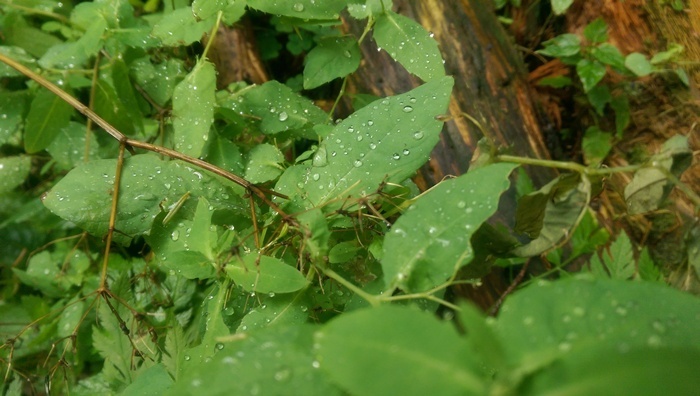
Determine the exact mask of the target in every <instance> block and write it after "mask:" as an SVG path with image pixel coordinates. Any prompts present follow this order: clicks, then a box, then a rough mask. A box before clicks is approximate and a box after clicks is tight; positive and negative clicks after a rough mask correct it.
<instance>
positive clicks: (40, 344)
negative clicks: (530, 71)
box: [0, 0, 700, 395]
mask: <svg viewBox="0 0 700 396" xmlns="http://www.w3.org/2000/svg"><path fill="white" fill-rule="evenodd" d="M502 3H503V2H501V4H502ZM511 4H514V5H516V6H517V5H519V2H517V1H511ZM570 4H571V2H570V1H560V2H556V1H552V6H553V7H554V10H555V11H556V12H557V13H560V12H563V11H564V10H566V9H567V8H568V7H569V6H570ZM0 7H1V8H2V16H1V17H0V22H1V23H2V25H3V34H2V37H1V38H0V39H1V40H2V41H1V42H0V57H1V58H0V59H2V60H3V63H2V67H1V68H0V76H2V78H3V79H2V82H1V83H0V107H1V108H2V110H1V111H2V114H0V115H1V116H0V239H1V240H2V241H3V243H2V244H0V265H1V267H0V269H1V271H0V277H1V279H2V283H1V286H0V287H1V289H0V293H2V303H1V304H0V318H1V319H0V334H1V335H2V336H3V339H4V340H5V342H4V343H3V346H2V347H0V362H2V367H3V369H4V370H3V371H4V378H5V381H4V382H3V386H2V391H3V394H7V395H15V394H21V393H22V392H33V393H40V392H42V391H44V390H45V391H46V392H49V393H52V394H77V395H92V394H110V395H111V394H124V395H142V394H171V395H189V394H201V393H203V392H204V393H207V394H214V395H216V394H222V395H224V394H226V395H228V394H248V393H250V394H261V395H271V394H288V393H290V392H293V393H298V394H310V395H312V394H321V395H344V394H357V395H386V394H406V395H410V394H417V395H419V394H420V395H423V394H426V393H431V392H432V393H438V394H455V395H461V394H542V393H546V392H562V393H566V392H568V391H570V390H571V387H574V388H576V389H575V390H576V391H580V392H583V393H585V394H596V393H601V392H602V391H605V390H609V389H616V390H617V389H623V391H622V392H623V393H624V392H626V389H630V391H628V394H635V395H636V394H644V393H645V392H647V393H649V392H650V391H649V390H656V389H657V388H658V387H663V388H664V389H668V390H670V391H671V392H676V393H678V394H680V393H682V392H684V391H686V390H688V389H692V390H695V389H697V383H694V382H693V381H695V382H697V381H696V380H694V378H695V377H696V376H694V375H693V373H692V372H691V370H692V367H693V363H694V362H695V361H697V359H698V358H699V357H700V349H699V348H698V347H697V342H695V341H694V333H693V332H694V331H695V330H696V329H697V328H698V326H699V325H700V323H697V322H698V318H700V311H698V310H699V309H700V308H699V304H698V301H697V299H696V298H695V297H692V296H689V295H686V294H683V293H681V292H679V291H676V290H674V289H672V288H670V287H668V286H666V285H664V284H663V282H661V281H662V280H663V277H662V275H661V271H660V270H659V268H658V267H657V266H656V265H655V264H654V262H653V260H652V259H651V257H650V254H649V253H648V251H647V250H646V249H641V250H640V251H639V254H637V250H636V247H635V246H634V243H633V242H632V241H631V240H630V239H629V238H628V237H627V236H626V234H620V235H618V236H617V237H616V238H615V241H614V242H613V243H612V244H610V246H606V245H607V244H608V241H609V239H611V235H610V234H609V233H608V231H606V230H605V229H603V228H601V227H600V225H599V224H598V222H597V220H596V218H595V216H594V215H593V214H592V211H591V209H590V208H589V204H590V203H591V201H592V199H593V198H592V197H593V196H595V195H596V194H597V192H598V191H599V190H600V188H601V187H600V181H599V180H600V178H601V177H603V176H606V175H609V174H612V173H616V172H618V171H619V170H618V169H600V168H598V165H599V164H600V163H601V161H603V159H604V158H605V156H606V155H607V153H608V152H609V151H610V149H611V145H612V143H613V139H614V137H613V136H612V134H611V133H607V132H604V131H602V130H600V129H599V128H597V127H591V128H589V129H588V131H587V132H586V135H585V137H584V140H583V146H584V158H585V161H586V166H584V165H580V164H575V163H562V162H553V161H544V160H538V159H532V158H518V157H512V156H508V155H505V154H503V153H500V152H499V150H498V149H497V148H496V147H492V145H490V144H489V142H488V141H487V140H486V139H484V140H483V141H482V142H480V143H479V150H480V152H481V155H480V156H479V158H478V159H476V160H475V161H474V163H473V167H472V169H470V171H469V172H468V173H467V174H465V175H461V176H459V177H455V178H450V179H447V180H445V181H443V182H441V183H439V184H438V185H436V186H435V187H433V188H432V189H430V190H429V191H427V192H424V193H421V192H419V191H418V188H417V187H416V185H415V184H414V183H413V182H412V181H411V180H410V178H411V177H412V176H413V175H414V174H415V172H416V171H417V170H418V169H419V168H420V167H421V166H423V165H424V163H425V162H426V161H427V160H428V159H429V156H430V153H431V151H432V150H433V148H434V147H435V145H436V144H437V143H438V142H439V140H440V136H439V135H440V131H441V129H442V126H443V123H442V120H444V119H445V117H444V113H445V112H447V110H448V105H449V103H450V94H451V91H452V88H453V84H454V81H453V79H452V78H451V77H447V76H445V70H444V66H443V64H444V62H443V58H442V56H441V54H440V51H439V49H438V45H437V43H436V42H435V41H434V40H433V38H432V35H431V34H430V33H429V32H427V31H426V30H425V29H424V28H423V27H421V26H420V25H419V24H418V23H417V22H415V21H413V20H411V19H409V18H407V17H405V16H402V15H400V14H398V13H396V12H395V11H393V10H392V3H391V1H389V0H368V1H365V2H363V1H359V0H358V1H354V2H351V1H347V0H333V1H318V0H316V1H314V0H293V1H276V2H270V1H263V0H247V1H243V0H233V1H230V0H227V1H220V0H196V1H194V2H192V4H189V2H184V1H175V2H162V4H161V2H159V1H148V2H145V3H143V2H139V1H126V0H118V1H108V0H97V1H94V2H70V1H68V2H62V3H58V2H54V1H43V0H42V1H29V2H22V3H21V5H19V4H14V3H3V5H1V6H0ZM345 10H347V12H348V14H349V15H350V17H352V18H356V19H358V20H360V22H362V23H366V32H365V33H369V32H371V34H372V37H373V38H374V40H375V41H376V44H377V47H381V49H384V50H385V51H387V52H388V54H389V55H390V56H391V57H392V58H393V59H394V60H396V61H397V62H398V63H400V64H401V65H402V66H403V67H404V68H405V69H406V70H407V71H408V72H410V73H412V74H414V75H415V76H416V77H418V78H420V79H421V80H423V81H424V82H425V83H424V84H422V85H420V86H418V87H416V88H414V89H412V90H410V91H408V92H405V93H401V94H397V95H394V96H390V97H384V98H378V97H375V96H373V95H369V94H365V93H356V94H353V95H352V96H351V97H350V98H349V99H352V101H353V106H354V108H355V109H356V111H355V112H354V113H352V114H349V115H347V116H346V117H345V118H344V119H340V120H338V121H336V122H333V119H334V118H335V117H337V114H335V113H331V114H329V113H328V112H327V111H325V110H323V109H322V106H318V105H317V104H316V103H315V102H313V101H312V100H311V99H309V98H308V97H307V95H308V96H309V97H318V96H319V95H326V94H328V95H329V96H328V97H330V98H332V99H335V100H336V101H340V100H341V99H342V98H344V97H348V96H350V95H347V94H346V93H345V92H344V87H345V85H346V84H345V82H346V81H343V83H342V85H341V86H342V87H343V88H341V90H340V92H338V91H333V89H334V87H333V86H332V84H329V83H330V82H332V81H333V80H335V79H339V78H342V79H345V78H347V77H348V76H349V75H351V74H352V73H354V72H355V71H356V70H357V69H358V67H361V64H362V54H361V52H360V44H361V43H362V41H363V40H366V37H365V35H362V37H355V36H352V35H342V34H341V32H340V29H338V28H337V25H338V24H339V19H340V15H341V13H342V12H344V11H345ZM250 14H252V15H253V16H252V17H255V18H262V19H261V20H264V21H266V22H261V24H262V23H268V22H267V21H269V24H271V26H269V27H270V28H271V29H270V30H274V31H275V32H281V33H284V35H286V37H287V38H288V42H287V43H286V44H287V45H286V51H287V52H288V53H285V54H284V55H281V52H280V51H282V52H284V51H283V50H282V48H283V44H284V43H282V44H280V43H277V42H275V45H279V46H272V47H270V48H267V51H268V52H267V56H268V57H266V58H265V59H268V60H269V59H270V57H272V58H277V57H279V58H278V59H275V60H276V61H279V60H280V59H283V56H287V55H289V54H292V55H294V56H297V57H299V62H298V65H299V66H300V67H299V69H300V70H295V72H296V73H299V74H298V75H297V77H294V78H296V79H297V80H296V81H297V82H296V85H297V86H298V88H299V89H301V85H302V83H303V87H304V89H314V91H313V92H305V91H301V92H297V91H295V90H294V89H292V87H290V86H287V85H285V84H284V83H282V82H280V81H279V80H272V81H269V82H267V83H265V84H261V85H247V84H246V83H245V82H236V83H234V84H231V85H230V86H228V87H227V88H226V89H223V90H217V88H216V87H217V84H216V83H217V80H216V78H217V74H216V70H215V67H214V64H213V63H210V62H209V60H208V55H209V50H210V48H209V47H208V46H207V45H208V44H207V43H210V42H212V41H213V37H211V35H215V34H217V31H218V28H219V27H220V25H221V24H226V25H229V26H230V25H231V24H233V23H235V22H236V21H238V20H239V19H240V18H248V17H251V16H250ZM203 35H209V36H208V37H207V40H206V41H203V42H202V43H199V41H200V40H202V37H203ZM292 37H294V38H292ZM259 38H260V41H261V42H266V41H265V38H264V37H263V36H261V37H259ZM584 38H585V40H583V39H582V38H581V37H578V36H575V35H565V36H560V37H557V38H555V39H553V40H551V41H549V42H547V43H545V48H544V49H543V50H542V51H541V53H542V54H544V55H547V56H554V57H559V58H561V59H562V60H563V61H565V62H566V63H568V64H571V65H575V67H576V69H577V71H578V78H579V80H580V83H581V84H582V87H583V88H584V90H585V92H586V94H587V98H588V100H589V101H590V103H591V105H592V106H593V108H594V110H595V111H596V113H597V114H599V115H601V116H602V114H604V111H605V109H606V106H610V108H612V109H614V111H615V113H616V115H617V118H616V128H617V130H616V137H617V138H619V137H621V134H622V131H623V130H624V129H625V127H626V126H627V124H628V123H629V103H628V101H627V100H626V98H624V97H620V96H617V95H613V94H612V93H611V92H613V91H612V90H611V89H609V88H607V87H605V86H603V85H601V84H600V83H599V81H600V80H601V79H602V78H603V76H604V75H605V73H606V72H607V70H608V69H607V67H608V66H610V67H612V68H613V69H618V70H623V71H625V70H626V71H625V72H630V73H632V72H634V73H636V74H644V73H646V72H647V71H650V70H651V72H656V71H657V68H658V67H659V66H658V65H666V64H668V63H669V62H672V61H673V59H675V57H676V56H677V55H678V54H679V53H680V49H679V48H678V47H670V48H669V51H668V52H667V53H662V54H657V55H656V56H655V57H653V58H652V59H651V60H647V59H646V58H644V57H641V58H640V56H638V55H634V56H632V55H630V56H628V57H626V58H625V57H623V56H622V55H621V54H620V53H619V51H617V50H616V49H615V48H614V47H613V46H611V45H610V44H608V43H606V40H607V33H606V26H605V24H604V23H602V21H596V22H594V23H592V24H591V25H589V26H588V27H587V28H586V30H585V31H584ZM268 39H269V37H268ZM301 57H304V63H303V71H302V70H301V65H302V62H301V59H300V58H301ZM13 59H14V60H15V61H17V62H19V64H20V65H23V66H24V67H26V68H28V70H24V69H21V67H20V69H19V70H20V71H21V72H22V73H20V72H19V71H17V70H15V69H13V68H11V67H10V65H11V64H13V63H12V62H13V61H12V60H13ZM5 64H7V65H5ZM23 76H24V77H23ZM26 77H28V78H26ZM48 81H53V82H54V83H55V85H49V84H51V83H49V82H48ZM549 83H550V84H551V85H553V86H562V85H566V84H571V83H576V84H578V83H579V81H577V82H572V81H570V80H569V81H567V80H565V79H559V80H556V81H550V82H549ZM47 86H50V87H53V88H55V89H54V90H53V91H49V90H47V89H46V87H47ZM316 88H320V89H316ZM57 92H58V94H59V95H57V94H56V93H57ZM328 92H330V93H328ZM69 94H70V95H74V97H75V98H78V99H79V100H81V101H84V102H85V103H86V104H88V106H89V108H90V109H92V110H93V111H94V112H96V113H97V114H98V115H99V116H100V117H101V118H97V117H96V116H95V115H94V114H92V113H91V112H90V111H88V110H85V109H84V108H83V107H82V105H78V110H80V111H75V110H74V107H72V106H71V104H72V105H76V102H75V100H76V99H73V97H72V96H70V95H69ZM346 99H347V98H346ZM69 102H70V104H69ZM335 104H337V103H335ZM334 108H335V106H334ZM103 121H106V122H107V123H108V124H110V125H111V126H112V127H113V128H114V129H116V130H117V131H115V130H114V129H113V128H110V127H108V125H107V124H105V123H104V122H103ZM103 129H106V130H107V132H109V135H111V136H109V135H108V134H105V133H104V132H105V130H103ZM113 138H117V139H113ZM690 159H692V153H691V152H690V149H689V148H688V142H687V139H685V138H683V137H676V138H673V139H671V140H669V141H668V142H667V144H666V145H665V146H664V147H663V149H662V150H661V152H659V153H658V154H655V155H654V156H652V158H650V159H649V161H648V162H647V163H644V164H640V165H636V167H635V168H634V169H635V170H636V173H635V176H634V180H633V181H632V183H630V184H629V185H628V186H627V188H626V189H625V199H626V200H627V204H628V208H629V211H630V212H631V213H643V212H647V211H654V210H658V209H660V208H663V205H664V204H665V200H666V199H667V197H668V196H669V194H670V192H671V190H672V189H673V188H674V187H675V186H681V187H683V185H682V184H679V182H678V178H679V177H680V175H681V174H682V172H683V171H684V170H685V169H686V168H687V167H688V166H689V163H690ZM518 164H530V165H541V166H547V167H558V168H564V169H567V170H568V171H569V173H565V174H562V175H561V176H559V177H557V178H555V179H554V180H552V181H551V182H550V183H548V184H546V185H545V186H543V187H541V188H539V189H537V187H535V186H534V184H533V183H532V182H531V181H530V180H529V179H528V178H527V177H526V174H525V173H524V171H523V168H520V167H518ZM514 170H515V172H514ZM626 170H629V168H628V169H626ZM514 179H515V180H514ZM116 192H118V194H117V195H118V197H117V198H116V200H115V201H114V202H113V199H115V198H114V196H115V193H116ZM511 195H516V196H517V198H518V201H519V202H518V208H517V211H516V213H515V216H514V217H515V219H514V220H515V227H514V229H513V230H511V229H509V228H508V227H507V226H505V225H503V224H496V223H495V222H494V220H493V219H492V216H493V215H494V214H496V213H497V212H498V210H499V203H500V201H502V200H506V201H507V200H508V199H510V198H512V197H511ZM689 195H690V194H689ZM502 213H509V212H508V211H503V212H502ZM507 220H513V219H507ZM698 234H699V233H698V231H697V227H695V228H692V229H691V230H689V231H688V232H687V233H686V237H685V238H686V240H685V244H686V245H687V246H688V253H687V257H686V258H687V266H686V268H687V270H688V274H690V275H688V276H697V272H698V271H700V264H698V254H697V251H698V249H697V246H698V240H700V238H698ZM538 257H542V258H546V259H547V261H548V263H549V264H552V265H554V266H555V268H554V269H553V271H561V273H562V274H563V275H562V276H561V278H564V279H560V280H553V281H552V282H547V281H544V280H537V279H530V280H528V283H530V284H532V285H530V286H526V287H524V288H523V290H520V291H517V292H515V293H514V295H513V296H512V297H509V298H508V299H506V300H505V302H504V304H503V306H502V310H501V313H500V314H499V315H498V316H497V317H495V318H492V319H488V320H487V319H485V318H484V317H483V316H482V314H481V313H480V312H478V310H477V309H476V308H474V307H471V306H469V305H465V304H458V303H455V302H454V301H451V299H452V297H451V296H452V292H451V291H448V288H450V287H451V286H453V285H456V284H459V283H465V282H470V283H472V282H478V279H474V276H476V275H473V274H482V273H485V272H487V271H488V270H489V269H490V268H491V266H492V265H494V264H498V265H501V266H504V267H509V266H514V265H520V264H522V263H523V262H525V260H529V259H530V258H532V259H533V260H537V258H538ZM574 262H576V263H579V262H580V263H586V264H585V270H584V272H586V274H585V276H584V277H583V278H577V277H572V276H570V275H567V274H566V273H565V272H564V268H565V267H567V266H568V265H569V264H572V263H574ZM549 275H551V274H543V275H542V278H545V277H548V278H552V279H556V278H557V277H556V276H554V275H551V276H549ZM453 311H454V312H453ZM438 312H440V313H441V314H442V315H441V316H440V317H438V315H436V313H438ZM453 314H456V315H457V318H456V319H455V320H451V318H453V317H454V315H453ZM600 367H605V371H603V372H602V373H601V372H600V371H599V370H597V369H598V368H600ZM655 372H662V373H664V375H663V376H654V375H652V373H655ZM688 378H690V380H689V379H688ZM681 379H682V380H681Z"/></svg>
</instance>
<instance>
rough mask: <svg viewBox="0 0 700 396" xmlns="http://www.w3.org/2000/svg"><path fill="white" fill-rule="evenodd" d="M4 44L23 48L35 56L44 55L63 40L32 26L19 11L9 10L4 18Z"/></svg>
mask: <svg viewBox="0 0 700 396" xmlns="http://www.w3.org/2000/svg"><path fill="white" fill-rule="evenodd" d="M2 36H3V45H7V46H13V47H19V48H22V49H23V50H24V51H26V52H27V53H29V54H30V55H32V56H34V57H37V58H38V57H41V56H43V55H44V54H45V53H46V51H48V50H49V49H50V48H52V47H54V46H56V45H60V44H61V40H60V39H58V38H57V37H56V36H54V35H52V34H48V33H46V32H42V31H41V30H39V29H37V28H34V27H31V26H30V25H29V24H28V23H27V21H26V20H25V19H24V18H23V17H22V15H21V14H20V13H19V12H7V13H6V14H5V15H3V19H2Z"/></svg>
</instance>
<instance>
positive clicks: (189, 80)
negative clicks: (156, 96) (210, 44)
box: [173, 60, 216, 157]
mask: <svg viewBox="0 0 700 396" xmlns="http://www.w3.org/2000/svg"><path fill="white" fill-rule="evenodd" d="M215 90H216V70H214V65H212V64H211V63H209V62H207V61H205V60H201V61H200V62H199V63H197V66H195V67H194V69H193V70H192V71H191V72H190V74H188V75H187V77H185V79H184V80H182V81H181V82H180V83H179V84H178V85H177V86H176V87H175V91H174V92H173V128H174V129H175V149H176V150H177V151H180V152H181V153H184V154H187V155H189V156H192V157H199V156H200V155H201V154H202V150H203V149H204V145H205V144H206V143H207V140H209V128H210V127H211V124H212V123H213V122H214V102H215V99H216V98H215V97H214V91H215Z"/></svg>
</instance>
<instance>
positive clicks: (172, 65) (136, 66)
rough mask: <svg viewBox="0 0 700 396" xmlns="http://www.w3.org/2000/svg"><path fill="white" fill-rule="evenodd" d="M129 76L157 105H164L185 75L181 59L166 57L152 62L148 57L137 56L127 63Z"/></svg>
mask: <svg viewBox="0 0 700 396" xmlns="http://www.w3.org/2000/svg"><path fill="white" fill-rule="evenodd" d="M129 66H130V67H129V69H130V72H131V77H132V78H133V79H134V82H135V83H136V84H138V85H139V86H140V87H141V88H143V90H144V91H146V93H147V94H148V96H150V97H151V99H153V101H154V102H156V103H157V104H158V105H159V106H165V105H166V103H167V102H168V101H169V100H170V98H171V97H172V95H173V91H174V90H175V86H176V85H177V84H178V82H180V80H182V78H183V77H184V76H185V70H184V66H183V64H182V61H180V60H177V59H168V60H166V61H164V62H162V63H159V64H155V65H154V64H152V63H151V60H150V57H145V58H139V59H136V60H135V61H133V62H132V63H131V64H130V65H129Z"/></svg>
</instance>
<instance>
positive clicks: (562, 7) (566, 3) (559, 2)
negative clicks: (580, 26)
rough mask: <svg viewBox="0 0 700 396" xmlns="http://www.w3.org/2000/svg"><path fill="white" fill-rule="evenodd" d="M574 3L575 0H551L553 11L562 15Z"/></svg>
mask: <svg viewBox="0 0 700 396" xmlns="http://www.w3.org/2000/svg"><path fill="white" fill-rule="evenodd" d="M573 3H574V0H551V4H552V11H554V13H555V14H556V15H561V14H563V13H565V12H566V10H568V9H569V7H571V4H573Z"/></svg>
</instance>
